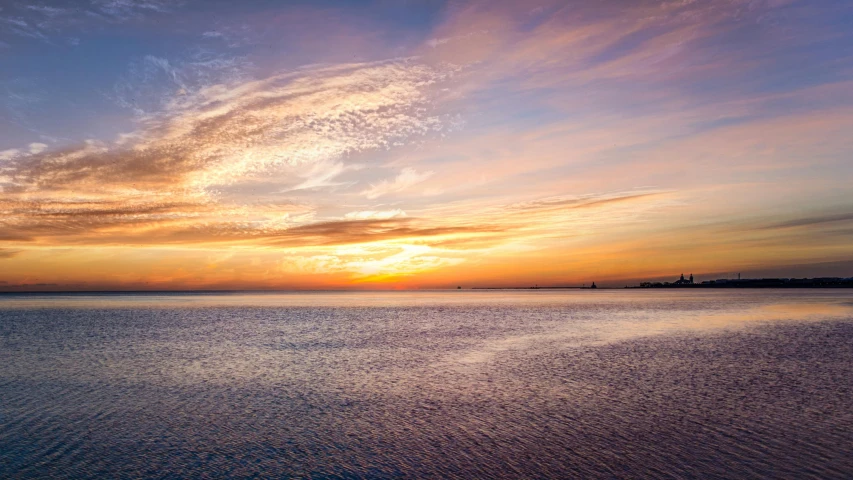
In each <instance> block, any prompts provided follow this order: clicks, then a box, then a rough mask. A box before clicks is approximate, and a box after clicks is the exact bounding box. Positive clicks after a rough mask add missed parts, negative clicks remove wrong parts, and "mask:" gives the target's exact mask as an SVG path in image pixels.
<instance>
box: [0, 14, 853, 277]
mask: <svg viewBox="0 0 853 480" xmlns="http://www.w3.org/2000/svg"><path fill="white" fill-rule="evenodd" d="M4 5H5V4H4ZM851 22H853V6H851V5H850V4H849V2H844V1H832V0H829V1H825V2H805V1H793V0H761V1H746V0H743V1H741V0H719V1H718V0H712V1H707V2H705V1H701V2H700V1H680V0H679V1H674V0H673V1H622V0H605V1H596V2H564V1H548V0H545V1H531V2H526V1H525V2H520V1H485V2H477V1H473V2H444V1H426V0H425V1H406V2H387V1H375V2H336V1H322V2H280V3H276V2H193V1H186V2H172V1H166V0H145V1H137V0H115V1H109V2H103V1H94V0H93V1H88V0H86V1H79V2H69V1H62V2H59V1H55V2H29V1H26V0H24V1H21V2H13V3H12V4H11V5H10V6H8V7H7V6H4V7H3V8H2V9H0V91H2V100H0V290H12V291H18V290H40V289H47V290H51V289H60V290H101V289H343V288H353V289H374V288H379V289H393V288H456V287H457V286H463V287H464V288H467V287H474V286H477V287H492V286H528V285H534V284H539V285H581V284H583V283H589V282H591V281H596V282H598V283H599V284H602V285H608V286H621V285H623V284H628V283H636V282H638V281H641V280H645V279H654V278H664V277H665V278H674V276H675V275H678V274H680V273H682V272H683V273H685V274H687V273H693V274H695V275H697V277H699V278H700V279H711V278H717V277H719V276H725V275H730V274H733V273H734V274H735V275H736V274H737V273H738V272H744V273H745V274H750V273H751V274H753V275H757V276H761V275H767V276H784V277H793V276H798V277H800V276H822V275H833V276H850V274H851V272H853V194H851V192H852V191H851V184H853V157H851V152H853V135H851V132H853V29H851V28H850V25H851Z"/></svg>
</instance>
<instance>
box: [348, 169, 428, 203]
mask: <svg viewBox="0 0 853 480" xmlns="http://www.w3.org/2000/svg"><path fill="white" fill-rule="evenodd" d="M433 173H435V172H432V171H427V172H418V171H417V170H415V169H414V168H411V167H406V168H404V169H403V170H402V171H401V172H400V174H399V175H397V176H396V177H394V179H392V180H382V181H381V182H379V183H376V184H372V185H370V188H368V189H367V190H365V191H363V192H362V195H364V196H365V197H367V198H369V199H374V198H379V197H381V196H383V195H388V194H390V193H399V192H403V191H405V190H407V189H408V188H409V187H412V186H414V185H417V184H419V183H421V182H423V181H425V180H426V179H428V178H429V177H431V176H432V175H433Z"/></svg>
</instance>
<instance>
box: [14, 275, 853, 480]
mask: <svg viewBox="0 0 853 480" xmlns="http://www.w3.org/2000/svg"><path fill="white" fill-rule="evenodd" d="M252 476H257V477H265V478H268V477H275V478H281V477H284V478H396V477H418V478H424V477H433V478H435V477H442V478H466V479H468V478H485V477H503V478H599V477H608V478H609V477H620V478H628V477H637V478H696V477H702V478H714V477H767V478H851V477H853V292H851V291H842V290H838V291H831V290H823V291H795V290H779V291H769V290H751V291H735V292H732V291H662V290H656V291H637V290H630V291H544V290H538V291H449V292H417V293H400V292H395V293H299V294H278V293H277V294H207V295H205V294H198V295H186V294H181V295H5V296H0V478H88V477H103V478H139V477H152V478H213V477H252Z"/></svg>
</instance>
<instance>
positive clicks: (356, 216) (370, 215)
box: [344, 208, 407, 220]
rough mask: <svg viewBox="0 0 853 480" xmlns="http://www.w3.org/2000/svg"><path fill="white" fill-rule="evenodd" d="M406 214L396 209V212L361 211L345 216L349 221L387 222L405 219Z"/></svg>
mask: <svg viewBox="0 0 853 480" xmlns="http://www.w3.org/2000/svg"><path fill="white" fill-rule="evenodd" d="M406 216H407V215H406V212H404V211H402V210H400V209H399V208H395V209H394V210H361V211H358V212H349V213H347V214H346V215H344V218H346V219H347V220H369V219H375V220H387V219H389V218H405V217H406Z"/></svg>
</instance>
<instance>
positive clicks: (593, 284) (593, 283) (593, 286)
mask: <svg viewBox="0 0 853 480" xmlns="http://www.w3.org/2000/svg"><path fill="white" fill-rule="evenodd" d="M589 288H598V287H596V286H595V282H592V286H590V287H589Z"/></svg>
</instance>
